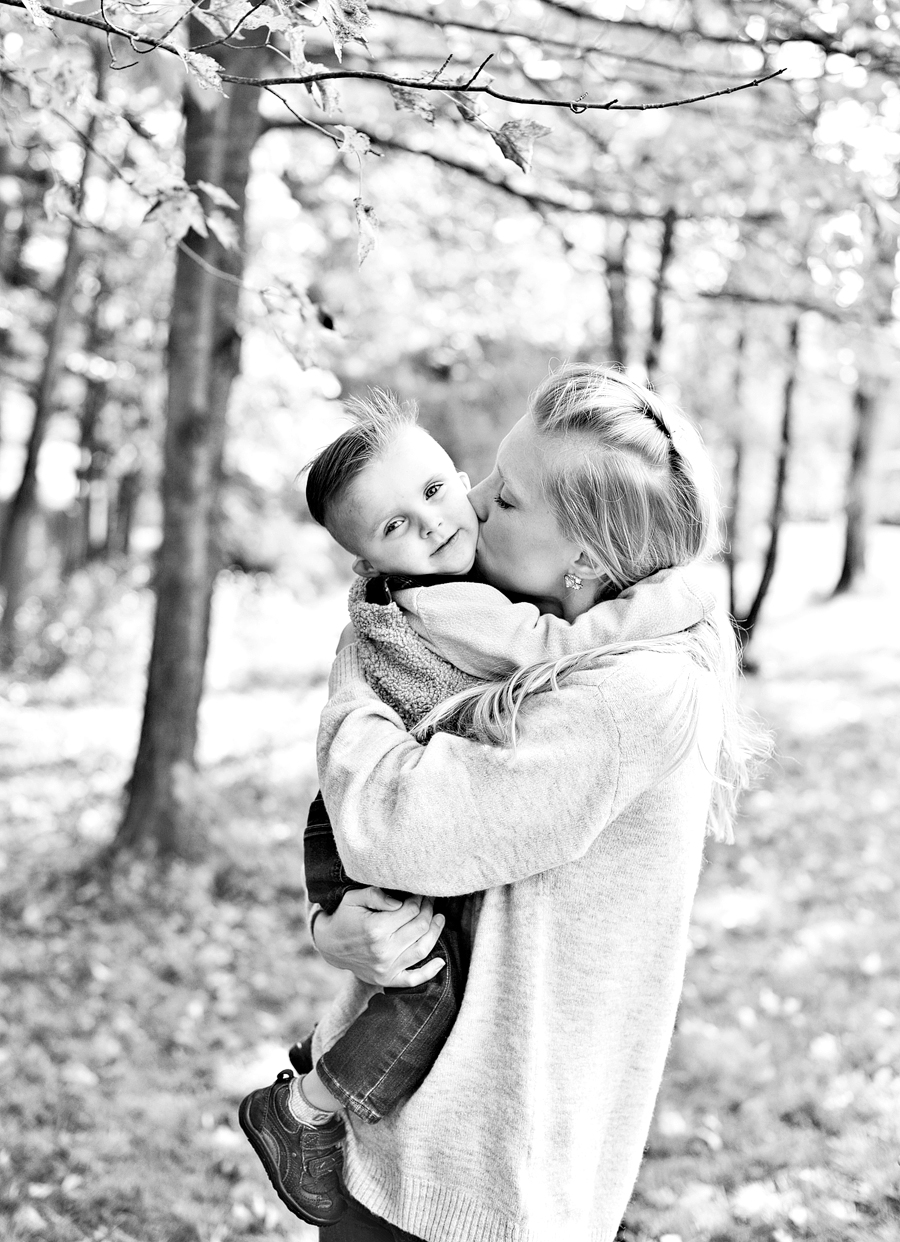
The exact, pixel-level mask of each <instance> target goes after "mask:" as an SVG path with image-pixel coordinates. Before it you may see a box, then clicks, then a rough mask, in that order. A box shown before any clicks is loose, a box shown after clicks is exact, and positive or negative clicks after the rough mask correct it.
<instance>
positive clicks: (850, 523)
mask: <svg viewBox="0 0 900 1242" xmlns="http://www.w3.org/2000/svg"><path fill="white" fill-rule="evenodd" d="M878 387H879V386H878V385H876V384H872V383H871V381H870V380H868V379H867V378H866V377H863V376H862V375H861V376H860V378H859V382H858V384H857V388H856V391H855V393H854V395H853V410H854V414H855V421H854V429H853V447H852V449H851V452H850V470H849V474H848V478H847V503H846V508H845V513H846V519H845V526H844V559H843V563H842V565H841V573H840V577H839V578H838V580H837V585H836V586H835V588H834V594H835V595H842V594H844V592H846V591H851V590H852V589H853V588H854V587H855V586H856V585H857V584H858V582H859V580H860V579H861V578H862V576H863V574H864V573H865V570H866V545H867V542H868V540H867V534H868V530H869V526H870V523H871V510H872V480H873V474H874V471H873V466H874V463H875V443H876V439H877V427H878V414H879V407H880V404H881V401H880V396H881V394H880V392H879V391H878Z"/></svg>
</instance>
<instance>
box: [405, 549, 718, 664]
mask: <svg viewBox="0 0 900 1242" xmlns="http://www.w3.org/2000/svg"><path fill="white" fill-rule="evenodd" d="M394 598H395V599H396V601H397V603H398V605H399V606H400V607H401V608H402V609H403V611H404V613H405V614H406V616H407V619H408V621H409V623H410V625H411V626H412V628H413V629H414V630H416V632H417V633H419V634H420V635H421V636H422V637H423V638H424V639H425V641H426V642H427V643H429V644H430V646H432V647H433V648H434V650H435V651H437V652H438V654H439V655H442V656H443V657H444V659H445V660H449V661H450V662H451V663H452V664H455V665H456V667H457V668H460V669H462V670H463V671H464V672H466V673H471V674H472V675H473V676H475V677H484V678H491V677H495V676H507V675H508V674H509V673H511V672H513V671H514V670H515V669H517V668H523V667H525V666H526V665H529V664H537V663H540V662H542V661H544V660H557V659H560V658H561V657H563V656H568V655H574V654H576V653H577V652H579V651H588V650H590V649H591V648H592V647H605V646H609V645H612V644H615V643H622V642H634V641H635V640H640V639H654V638H661V637H663V636H664V635H671V634H673V633H677V632H679V631H680V630H685V629H688V628H689V627H690V626H692V625H695V624H696V623H697V622H698V621H701V620H702V619H703V617H704V616H706V615H707V614H708V612H709V611H710V608H711V606H712V597H711V596H710V595H709V593H708V592H707V591H706V590H705V589H704V588H702V587H701V586H700V584H699V582H698V581H697V579H696V576H695V575H694V574H693V573H692V572H691V571H689V570H685V569H663V570H660V572H659V573H657V574H653V575H652V576H651V577H649V578H644V579H643V580H642V581H641V582H639V583H636V584H635V585H634V586H633V587H629V588H628V589H627V590H625V591H623V592H622V594H621V595H619V596H618V597H617V598H616V599H612V600H607V601H605V602H603V603H601V604H596V605H595V606H594V607H593V608H590V609H588V611H587V612H585V613H582V615H581V616H580V617H578V618H577V619H576V620H575V621H574V622H571V623H570V622H568V621H564V620H563V619H562V617H554V616H551V615H549V614H547V613H541V612H539V611H538V609H537V608H536V607H535V606H534V604H513V603H511V602H510V601H509V600H508V599H507V598H506V596H505V595H503V594H502V593H501V592H500V591H497V590H495V589H494V588H493V587H490V586H485V585H483V584H481V583H475V582H448V583H443V584H441V585H440V586H429V587H413V588H410V589H409V590H401V591H396V592H395V594H394Z"/></svg>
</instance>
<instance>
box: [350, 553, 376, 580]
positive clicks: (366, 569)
mask: <svg viewBox="0 0 900 1242" xmlns="http://www.w3.org/2000/svg"><path fill="white" fill-rule="evenodd" d="M353 572H354V573H355V574H359V576H360V578H377V577H378V574H379V571H378V570H377V569H376V568H375V566H374V565H373V564H372V562H371V561H367V560H366V558H365V557H364V556H358V557H357V558H356V560H355V561H354V562H353Z"/></svg>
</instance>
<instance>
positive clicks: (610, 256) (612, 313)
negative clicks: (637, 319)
mask: <svg viewBox="0 0 900 1242" xmlns="http://www.w3.org/2000/svg"><path fill="white" fill-rule="evenodd" d="M606 230H607V231H606V251H605V254H604V260H605V271H606V289H607V293H608V295H609V355H610V356H609V361H610V362H618V363H619V364H620V365H621V366H623V367H624V366H627V365H628V337H629V334H630V330H631V315H630V312H629V309H628V233H629V229H628V225H627V224H621V223H620V222H619V221H618V220H607V222H606Z"/></svg>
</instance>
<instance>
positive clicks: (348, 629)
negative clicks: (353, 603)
mask: <svg viewBox="0 0 900 1242" xmlns="http://www.w3.org/2000/svg"><path fill="white" fill-rule="evenodd" d="M357 642H359V635H358V634H357V632H356V628H355V626H354V624H353V622H352V621H350V622H348V623H347V625H345V626H344V628H343V630H341V636H340V638H339V639H338V645H337V650H336V651H335V653H334V654H335V655H338V654H339V653H340V652H341V651H343V650H344V648H345V647H349V646H350V645H351V644H352V643H357Z"/></svg>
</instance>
